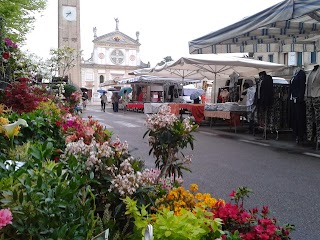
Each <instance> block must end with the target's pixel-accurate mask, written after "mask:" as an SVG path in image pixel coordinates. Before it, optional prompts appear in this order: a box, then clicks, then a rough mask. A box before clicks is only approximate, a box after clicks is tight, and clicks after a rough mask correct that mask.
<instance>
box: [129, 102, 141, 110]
mask: <svg viewBox="0 0 320 240" xmlns="http://www.w3.org/2000/svg"><path fill="white" fill-rule="evenodd" d="M127 109H128V110H135V111H143V109H144V104H143V102H138V103H128V105H127Z"/></svg>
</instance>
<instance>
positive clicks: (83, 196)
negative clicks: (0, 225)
mask: <svg viewBox="0 0 320 240" xmlns="http://www.w3.org/2000/svg"><path fill="white" fill-rule="evenodd" d="M52 149H53V147H52V145H51V144H49V143H47V144H44V147H43V148H42V149H37V148H35V147H32V148H31V150H30V154H31V156H32V160H33V161H28V162H27V163H26V164H25V165H24V166H22V167H21V168H20V169H18V170H17V171H11V173H10V174H7V176H6V177H4V178H2V179H1V180H0V186H1V192H0V193H1V194H0V202H1V207H6V208H10V209H11V211H12V214H13V217H14V220H13V222H12V225H9V226H7V227H6V228H5V229H4V230H3V238H4V239H24V238H25V239H90V237H92V236H93V235H94V234H96V232H95V228H96V225H97V218H96V216H95V196H94V194H93V193H92V191H91V188H90V186H89V183H90V181H91V180H92V179H91V178H92V176H84V175H81V174H80V173H81V172H82V169H83V168H84V166H83V164H81V163H79V162H78V161H77V160H76V159H75V158H74V157H72V156H70V159H68V161H67V162H64V161H61V162H59V163H55V162H52V161H46V160H45V159H48V158H50V154H51V153H52ZM0 166H1V169H3V167H4V166H3V164H0ZM7 172H8V170H7ZM90 177H91V178H90Z"/></svg>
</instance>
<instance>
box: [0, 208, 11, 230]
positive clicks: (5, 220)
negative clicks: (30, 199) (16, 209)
mask: <svg viewBox="0 0 320 240" xmlns="http://www.w3.org/2000/svg"><path fill="white" fill-rule="evenodd" d="M12 219H13V217H12V213H11V211H10V209H9V208H6V209H1V210H0V229H2V228H3V227H5V226H7V225H8V224H12Z"/></svg>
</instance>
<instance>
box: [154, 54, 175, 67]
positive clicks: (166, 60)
mask: <svg viewBox="0 0 320 240" xmlns="http://www.w3.org/2000/svg"><path fill="white" fill-rule="evenodd" d="M170 61H173V59H172V57H171V56H167V57H165V58H163V60H162V61H161V62H159V63H158V64H157V65H158V66H162V65H163V64H165V63H166V62H170Z"/></svg>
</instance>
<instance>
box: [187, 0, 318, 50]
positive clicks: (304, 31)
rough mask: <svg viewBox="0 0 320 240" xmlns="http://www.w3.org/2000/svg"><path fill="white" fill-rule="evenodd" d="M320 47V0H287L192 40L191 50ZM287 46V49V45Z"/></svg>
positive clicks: (314, 48)
mask: <svg viewBox="0 0 320 240" xmlns="http://www.w3.org/2000/svg"><path fill="white" fill-rule="evenodd" d="M296 45H300V46H299V47H301V46H302V47H303V49H304V51H310V52H311V51H316V50H318V51H319V50H320V2H319V0H286V1H283V2H280V3H278V4H276V5H274V6H272V7H269V8H267V9H265V10H263V11H261V12H258V13H256V14H254V15H252V16H250V17H247V18H245V19H243V20H241V21H239V22H237V23H234V24H232V25H229V26H227V27H225V28H222V29H220V30H218V31H215V32H212V33H209V34H207V35H205V36H202V37H199V38H197V39H194V40H192V41H190V42H189V53H191V54H204V53H231V52H278V51H279V52H282V51H288V52H289V51H295V49H294V48H295V46H296ZM284 48H285V49H284Z"/></svg>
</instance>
